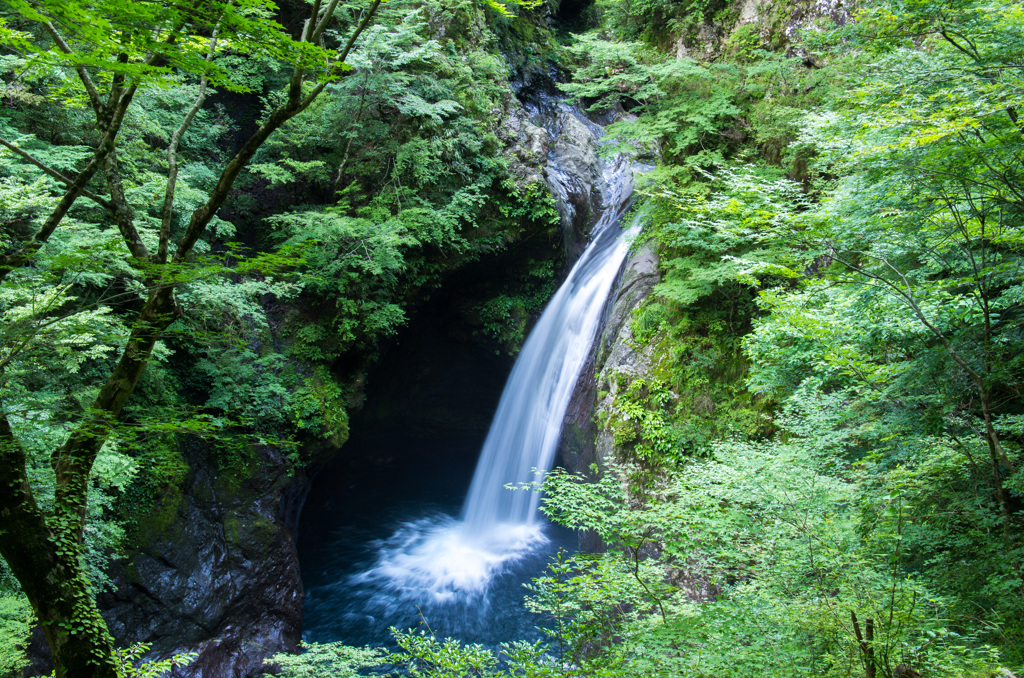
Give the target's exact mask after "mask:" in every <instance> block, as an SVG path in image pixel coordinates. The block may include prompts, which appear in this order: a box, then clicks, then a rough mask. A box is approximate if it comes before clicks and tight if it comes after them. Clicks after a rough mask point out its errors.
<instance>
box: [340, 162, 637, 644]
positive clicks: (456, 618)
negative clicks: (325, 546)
mask: <svg viewBox="0 0 1024 678" xmlns="http://www.w3.org/2000/svg"><path fill="white" fill-rule="evenodd" d="M549 171H550V172H555V173H556V175H557V173H558V172H559V171H560V170H559V168H557V167H553V166H549ZM568 179H570V180H571V177H568ZM556 180H557V176H556ZM602 180H603V183H604V186H603V189H604V190H603V194H604V196H605V203H606V204H607V205H608V208H607V209H606V210H605V212H604V214H603V215H602V217H601V218H600V220H599V221H598V222H597V224H595V225H594V226H593V227H592V229H591V234H592V235H591V242H590V244H589V245H588V246H587V248H586V249H585V251H584V252H583V254H582V255H581V256H580V258H579V260H578V261H577V262H576V264H575V265H574V266H573V268H572V270H571V271H570V273H569V276H568V277H567V278H566V280H565V282H564V283H563V284H562V286H561V287H560V288H559V289H558V291H557V292H556V293H555V295H554V297H552V299H551V301H550V302H549V303H548V305H547V307H546V308H545V310H544V312H543V314H542V315H541V317H540V320H539V321H538V322H537V325H536V326H535V327H534V328H533V330H532V332H531V333H530V336H529V338H528V339H527V340H526V343H525V344H524V345H523V348H522V351H521V352H520V354H519V357H518V359H517V360H516V363H515V366H514V367H513V369H512V373H511V375H510V376H509V379H508V382H507V383H506V384H505V389H504V391H503V392H502V396H501V401H500V403H499V405H498V410H497V413H496V414H495V416H494V419H493V421H492V423H491V428H490V431H489V432H488V435H487V439H486V442H485V443H484V446H483V450H482V452H481V455H480V460H479V462H478V463H477V467H476V472H475V474H474V477H473V482H472V485H471V487H470V491H469V495H468V497H467V499H466V503H465V505H464V506H463V510H462V516H461V519H459V520H455V519H453V518H451V517H449V516H435V517H425V518H422V519H420V520H417V521H412V522H408V523H405V524H404V525H402V526H401V527H400V528H399V529H398V530H397V531H396V532H395V534H394V535H393V536H392V537H391V538H390V539H387V540H385V541H382V542H378V544H377V559H376V562H375V563H374V565H373V566H372V567H371V568H370V569H368V570H366V571H364V572H362V573H360V574H357V575H355V576H353V577H352V578H351V579H350V581H349V584H350V585H353V586H356V587H358V588H359V589H361V590H362V592H363V594H364V595H366V605H365V607H364V613H365V614H367V615H368V617H371V618H377V619H380V618H381V617H390V616H391V615H394V614H396V613H398V612H399V611H401V610H403V609H405V608H408V607H410V606H416V609H419V610H420V612H421V614H423V615H424V616H426V617H428V618H429V619H430V620H431V622H432V623H433V622H435V621H437V619H438V617H442V618H444V619H445V620H446V621H448V622H449V624H448V626H450V627H465V626H466V625H472V624H474V623H479V622H480V621H481V620H483V619H484V616H485V613H486V611H487V607H488V599H487V593H488V589H489V587H490V585H491V583H492V581H493V580H494V579H495V577H497V576H499V575H500V574H502V573H504V572H506V571H507V570H509V569H510V567H511V566H512V565H513V564H514V563H519V562H520V561H522V560H524V559H527V558H530V557H531V556H534V557H536V556H535V555H534V554H536V552H537V550H538V549H539V547H541V546H542V545H543V544H545V543H546V542H547V538H546V537H545V535H544V532H543V525H542V524H541V522H540V521H539V520H538V516H537V508H538V503H539V499H540V497H539V495H538V493H536V492H530V491H521V490H520V491H511V490H509V489H507V488H506V485H510V484H511V485H519V484H522V483H530V482H532V481H535V480H538V479H539V474H540V473H541V472H543V471H545V470H547V469H549V468H550V467H551V464H552V462H553V460H554V455H555V452H556V449H557V446H558V440H559V437H560V434H561V428H562V422H563V419H564V416H565V412H566V409H567V408H568V406H569V400H570V398H571V396H572V392H573V389H574V387H575V385H576V382H577V379H578V378H579V374H580V371H581V369H582V368H583V365H584V364H585V363H586V360H587V357H588V355H589V354H590V352H591V350H592V349H593V344H594V338H595V335H596V334H597V330H598V326H599V325H600V322H601V316H602V313H603V311H604V308H605V302H606V300H607V298H608V295H609V294H610V292H611V289H612V286H613V285H614V283H615V278H616V276H617V274H618V271H619V269H620V268H621V266H622V262H623V261H624V259H625V257H626V254H627V251H628V249H629V243H628V241H629V236H631V235H633V234H635V233H636V232H638V231H639V229H640V225H639V223H638V220H637V222H635V223H633V224H632V225H631V226H630V228H629V229H628V230H627V231H626V232H625V233H623V232H622V223H621V222H622V218H623V215H624V214H625V212H626V210H627V208H628V204H629V200H630V196H631V194H632V190H633V183H632V168H631V166H630V165H629V164H628V163H626V162H624V161H622V160H619V161H616V162H611V163H606V164H605V166H604V172H603V176H602Z"/></svg>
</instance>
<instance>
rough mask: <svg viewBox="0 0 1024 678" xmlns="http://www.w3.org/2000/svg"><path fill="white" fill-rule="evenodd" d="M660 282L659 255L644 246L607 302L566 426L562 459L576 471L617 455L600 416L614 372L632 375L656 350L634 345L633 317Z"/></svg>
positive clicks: (608, 404) (647, 365) (606, 405)
mask: <svg viewBox="0 0 1024 678" xmlns="http://www.w3.org/2000/svg"><path fill="white" fill-rule="evenodd" d="M659 280H660V274H659V272H658V257H657V255H656V254H655V253H654V250H653V248H652V246H651V245H650V244H647V245H644V246H643V247H641V248H640V249H639V250H638V251H637V252H636V253H635V254H633V255H632V256H631V257H630V258H629V259H628V260H627V261H626V263H625V264H624V266H623V271H622V275H621V278H620V282H619V284H618V286H617V287H616V290H615V293H614V294H613V295H612V296H611V297H610V298H609V300H608V307H607V310H606V311H605V321H604V323H603V326H602V329H601V331H600V336H599V339H598V341H597V344H596V346H595V347H594V349H595V350H594V355H593V358H592V359H591V361H590V362H589V363H588V364H587V365H585V366H584V368H583V371H582V372H581V373H580V378H579V381H578V382H577V383H576V388H575V390H574V392H573V396H572V401H571V403H570V405H569V409H568V411H567V412H566V416H565V423H564V426H563V429H562V440H561V444H560V449H559V463H560V465H562V466H563V467H564V468H566V469H568V470H570V471H572V472H574V473H585V472H586V471H587V469H588V468H589V467H590V465H591V464H594V463H601V462H602V461H604V460H606V459H608V458H609V457H610V456H611V455H612V452H613V442H614V441H613V438H612V435H611V433H610V432H608V431H606V430H604V429H599V428H598V426H597V424H596V418H597V416H598V414H599V413H600V412H602V411H605V410H607V409H608V408H610V407H611V403H612V401H613V400H614V398H615V393H616V391H615V388H616V387H617V386H616V385H617V380H616V379H615V378H614V376H615V375H616V374H625V375H627V376H628V377H630V378H632V377H635V376H638V375H640V374H643V373H645V372H646V371H648V370H649V369H650V366H651V352H652V348H651V347H650V346H647V347H643V348H639V349H638V348H635V347H634V343H633V342H632V341H631V340H632V329H631V328H630V318H631V317H632V313H633V311H634V310H636V308H637V307H638V306H640V304H641V303H642V302H643V300H644V299H646V298H647V295H648V294H650V292H651V290H652V289H653V288H654V286H655V285H656V284H657V283H658V281H659ZM599 395H600V396H601V397H600V398H599V397H598V396H599Z"/></svg>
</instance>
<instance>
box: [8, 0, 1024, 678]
mask: <svg viewBox="0 0 1024 678" xmlns="http://www.w3.org/2000/svg"><path fill="white" fill-rule="evenodd" d="M5 6H6V13H5V14H4V15H3V17H2V21H3V23H2V24H0V40H2V41H3V44H4V54H3V56H2V60H0V69H2V71H0V72H2V74H3V76H2V77H3V79H4V83H5V89H4V93H3V96H4V97H5V107H4V109H3V113H2V114H0V139H2V140H3V145H4V149H5V151H4V152H3V154H2V155H0V175H2V176H0V220H2V228H3V230H2V233H0V237H2V238H3V240H2V241H0V248H2V252H3V257H4V259H3V262H2V263H3V268H2V269H0V276H2V278H0V311H2V313H3V317H2V319H0V333H2V347H0V389H2V390H0V398H2V402H0V406H2V415H3V416H2V423H0V460H2V464H3V468H2V471H3V475H2V478H3V483H4V485H3V494H2V495H0V497H2V499H3V503H2V504H0V511H3V512H4V513H3V516H4V522H3V526H2V527H0V530H2V532H0V553H2V554H3V556H4V560H5V561H6V563H7V565H6V566H5V567H4V568H3V569H2V570H0V596H2V597H0V671H4V672H8V673H14V672H16V671H19V670H20V669H21V668H22V667H23V666H24V664H25V662H26V659H25V654H24V650H25V647H26V643H27V641H28V637H29V631H30V629H31V626H32V625H33V624H34V623H35V622H34V621H33V615H34V616H35V619H36V620H38V621H41V622H42V623H43V629H44V630H45V631H46V635H47V640H48V641H49V644H50V646H51V648H52V650H53V652H54V656H55V658H56V659H57V664H58V674H59V675H116V672H117V671H126V670H128V669H125V668H124V666H123V664H124V661H123V660H119V659H118V655H117V654H116V653H115V652H114V645H115V644H114V641H113V639H112V638H111V637H110V636H109V634H108V633H107V630H106V626H105V624H104V622H103V620H102V618H101V617H100V616H99V612H98V609H97V607H96V605H95V602H94V600H95V595H96V594H97V593H98V592H100V591H102V590H103V589H104V588H105V587H107V586H110V585H111V583H110V579H109V577H108V571H109V566H110V565H109V563H110V561H111V559H116V558H119V557H123V554H125V553H126V552H130V551H131V550H132V548H134V547H133V544H134V543H136V542H138V541H139V540H141V539H144V536H143V535H144V534H145V533H146V532H147V531H148V530H150V529H152V527H153V524H152V523H153V521H154V520H156V521H159V520H161V519H162V520H165V521H171V520H174V519H175V515H176V514H175V511H174V510H173V508H172V509H171V510H168V507H173V506H174V501H175V497H176V496H177V495H176V493H178V495H180V490H177V489H176V488H178V487H179V486H180V484H181V483H182V481H183V479H184V477H185V476H186V475H187V474H188V473H189V465H188V461H187V459H186V458H185V457H184V456H183V453H182V444H183V443H182V441H183V440H187V439H190V438H192V437H201V438H204V439H206V440H208V441H212V442H211V444H212V445H213V447H214V449H215V450H216V466H217V468H218V473H220V474H222V476H223V478H225V479H226V482H230V479H234V481H235V482H237V481H238V480H239V479H244V478H246V477H247V475H251V474H252V473H254V471H253V469H252V467H253V465H254V464H255V463H256V462H255V459H256V458H255V457H254V453H253V449H255V448H257V447H259V446H261V445H268V444H269V445H272V446H278V447H281V448H282V449H285V450H286V451H287V454H284V455H282V456H281V458H280V463H281V464H282V465H284V466H288V467H295V468H301V467H302V466H303V465H304V464H307V463H309V461H310V459H309V458H308V454H309V453H308V450H310V449H312V448H313V445H312V444H311V441H316V440H320V441H326V442H325V443H323V444H331V445H338V444H340V443H341V442H343V440H344V438H345V437H346V436H347V417H346V414H345V413H346V411H347V409H348V408H350V407H354V406H357V405H358V402H359V398H360V395H361V391H360V387H359V386H358V385H357V381H358V379H359V375H360V374H361V372H360V370H361V369H363V368H365V366H366V365H368V364H370V363H371V362H372V360H373V359H374V355H375V353H376V351H377V350H378V347H379V345H380V342H382V341H386V340H387V337H388V336H389V335H391V334H393V333H394V332H395V331H396V330H397V329H398V328H399V327H400V326H401V325H402V324H403V323H404V322H405V321H406V318H407V316H408V315H409V314H410V313H412V312H414V310H415V307H416V304H417V300H418V299H420V298H421V297H422V296H423V295H425V294H429V291H430V290H432V289H435V288H437V287H438V286H443V284H444V281H445V280H446V279H447V278H448V276H449V275H450V274H451V272H453V271H455V270H457V269H459V268H460V267H462V266H465V265H467V264H468V263H470V262H472V261H474V260H479V259H480V258H481V257H485V256H489V255H492V254H494V253H496V252H501V251H504V250H508V249H510V248H512V249H515V247H517V243H520V242H522V241H523V240H528V239H530V238H532V237H534V236H535V235H538V234H540V235H542V236H543V237H542V238H541V239H542V240H544V241H545V243H546V244H545V247H544V248H542V250H539V251H537V252H533V251H530V252H529V253H528V255H527V256H524V257H522V258H523V259H524V262H523V265H521V266H519V267H518V268H517V269H516V270H515V273H514V274H510V276H509V279H508V280H503V281H501V282H500V283H497V284H496V285H495V286H494V288H493V289H492V291H498V292H499V293H497V294H494V293H492V294H491V295H490V296H489V297H488V298H487V299H484V300H481V302H480V303H479V305H478V306H477V307H476V309H475V312H476V313H477V314H478V315H479V317H480V322H481V326H482V328H483V329H484V330H485V331H489V332H491V333H492V334H494V335H496V336H497V337H498V338H499V339H500V340H502V341H503V342H504V343H505V346H506V348H507V349H508V350H513V351H514V350H515V346H516V344H517V343H518V342H519V341H521V339H522V334H523V331H524V329H525V326H526V323H527V321H528V317H529V314H530V312H533V311H535V310H536V309H537V308H539V307H540V306H541V305H542V304H543V301H544V299H545V298H546V296H545V295H546V294H550V291H551V289H552V283H551V279H552V278H551V277H552V275H553V271H554V270H555V269H556V268H557V264H558V262H557V257H558V255H557V249H556V248H554V247H552V246H551V243H552V242H553V241H555V240H556V239H557V238H556V235H555V233H554V231H555V228H556V224H557V215H556V214H555V212H554V206H553V203H552V201H551V199H550V197H549V196H548V194H547V191H546V188H545V186H544V185H543V183H542V182H541V181H539V179H538V177H537V176H535V175H526V176H523V175H521V174H519V175H517V174H516V172H515V171H514V169H515V168H514V163H510V162H509V159H508V152H507V151H508V148H509V145H510V144H509V141H508V139H507V138H503V132H502V115H503V114H504V113H505V112H506V111H507V110H508V108H509V105H510V98H511V92H510V90H509V87H508V84H507V81H508V77H509V63H510V62H516V61H517V60H519V62H520V63H522V62H523V61H524V60H525V61H529V60H534V61H536V62H537V63H540V64H543V70H547V66H548V64H549V63H550V64H554V65H556V66H557V67H558V72H560V73H561V75H560V76H559V77H558V78H557V79H558V80H559V81H560V82H559V84H558V87H559V89H560V90H561V91H562V92H564V93H565V94H566V95H567V96H570V97H573V98H575V99H576V100H578V101H579V102H580V103H581V104H582V105H583V106H585V107H587V108H588V110H590V111H592V112H594V113H595V114H605V115H611V116H612V118H613V119H614V120H615V122H613V123H612V124H611V125H610V126H609V127H608V132H607V133H608V135H609V136H610V137H611V138H612V139H615V140H617V141H618V142H619V143H617V144H614V145H612V146H610V147H607V148H608V152H624V153H628V154H635V155H639V156H641V157H643V158H646V159H651V160H654V161H655V162H656V165H657V167H656V169H655V170H654V171H653V172H651V173H650V174H649V175H647V178H646V179H645V182H644V183H643V184H642V185H641V187H640V189H639V190H640V193H641V194H642V195H643V196H644V197H645V198H646V203H647V204H648V205H649V206H650V209H651V217H650V219H651V223H650V225H649V227H648V230H647V234H648V235H649V237H650V238H652V239H653V247H654V248H655V249H656V251H657V254H658V257H659V261H660V270H661V282H660V283H659V284H658V285H657V286H656V287H655V288H654V290H653V292H652V294H651V295H650V296H649V297H648V298H647V299H646V300H645V302H644V303H643V304H642V305H641V306H640V308H639V309H637V311H636V312H635V313H634V315H633V318H632V320H631V323H630V339H629V341H630V342H632V344H633V346H634V348H635V349H636V350H637V351H638V352H639V353H641V354H642V355H643V356H645V361H644V362H642V363H641V364H639V365H637V366H636V369H633V370H629V371H623V372H621V373H612V374H606V373H605V374H602V375H601V381H600V383H599V384H598V389H599V390H598V399H599V402H600V407H599V409H598V423H599V426H600V429H601V431H602V433H603V434H605V435H608V436H610V437H611V439H612V440H613V441H614V450H615V451H614V454H613V455H610V456H608V457H606V458H605V459H604V460H603V461H604V464H603V467H602V468H601V469H599V470H597V469H595V471H594V472H593V473H592V474H591V475H590V476H588V477H586V478H583V477H580V476H573V475H571V474H568V473H562V472H555V473H553V474H552V475H551V476H550V477H549V479H548V480H547V482H546V483H545V489H546V493H547V494H546V498H545V511H546V512H547V513H548V515H549V516H550V517H551V518H553V519H554V520H556V521H558V522H561V523H563V524H566V525H569V526H571V527H574V528H577V529H581V530H589V531H592V532H594V533H596V534H597V535H598V536H599V537H600V538H601V540H602V542H603V544H604V545H605V546H606V549H605V550H604V552H603V553H598V554H582V553H581V554H577V555H575V556H572V557H565V558H563V559H560V560H558V561H557V562H555V563H553V564H552V565H551V567H550V569H549V574H548V575H547V576H545V577H542V578H541V579H538V580H537V581H536V582H535V584H534V589H533V591H532V594H531V598H530V601H531V602H530V605H531V606H532V607H533V609H535V611H536V612H537V613H538V620H539V623H543V624H544V625H545V627H546V628H548V629H549V631H550V642H547V643H540V644H526V643H514V644H510V645H509V646H508V647H506V648H505V649H504V650H503V651H502V652H498V653H495V652H493V651H491V650H487V649H485V648H478V647H466V646H462V645H460V644H458V643H456V642H454V641H445V640H444V639H438V638H433V637H431V636H430V635H420V634H413V633H406V632H403V631H396V640H397V642H398V645H399V646H400V647H401V648H402V653H401V654H399V655H390V656H383V655H381V654H380V653H379V652H378V651H371V650H362V649H355V648H345V647H341V646H315V647H311V648H308V649H307V651H306V653H305V654H303V655H299V656H298V657H297V658H288V657H279V658H278V659H277V663H278V666H279V670H281V671H284V672H285V673H286V675H287V674H289V673H290V674H292V675H303V676H305V675H346V674H347V673H351V672H353V671H355V670H356V669H357V668H358V667H359V666H372V665H377V664H379V663H381V662H384V663H386V664H396V663H397V664H402V665H404V666H405V667H406V669H407V670H408V671H410V672H411V673H412V674H413V675H430V676H449V675H451V676H462V675H491V674H494V675H500V674H515V675H530V676H547V675H588V676H591V675H594V676H599V675H608V676H612V675H631V676H633V675H647V674H650V675H680V676H690V675H693V676H750V675H764V676H804V675H827V676H851V675H857V676H859V675H865V676H867V677H874V676H876V675H880V674H881V675H887V676H895V675H899V676H913V675H935V676H990V675H993V674H994V673H996V672H998V671H1004V672H1005V671H1017V672H1019V671H1020V669H1021V668H1022V666H1024V654H1022V652H1024V626H1022V622H1021V620H1022V618H1024V610H1022V603H1021V601H1022V600H1024V573H1022V569H1021V567H1022V566H1021V559H1022V556H1024V544H1022V536H1021V527H1022V525H1021V523H1022V520H1024V514H1022V512H1021V511H1022V496H1024V476H1022V474H1021V473H1020V472H1019V467H1020V465H1021V463H1022V459H1021V456H1022V455H1021V438H1022V436H1024V409H1022V407H1021V405H1022V403H1021V392H1020V389H1021V374H1022V373H1021V369H1022V366H1021V362H1020V361H1021V358H1020V356H1021V355H1022V350H1021V349H1022V346H1021V343H1022V336H1021V307H1020V304H1021V297H1022V293H1024V287H1022V284H1021V283H1022V270H1021V245H1022V241H1021V226H1022V218H1024V215H1022V208H1024V204H1022V200H1024V186H1022V183H1021V167H1022V166H1024V165H1022V162H1021V161H1022V159H1024V158H1022V151H1024V123H1022V122H1021V121H1020V120H1019V116H1018V111H1019V110H1020V108H1021V105H1022V102H1024V81H1022V70H1021V69H1022V67H1024V33H1022V31H1024V10H1022V9H1021V8H1020V7H1019V6H1018V5H1017V4H1016V3H1010V2H997V1H991V0H952V1H948V2H929V1H926V0H912V1H910V2H894V1H890V0H872V1H867V2H861V3H858V4H857V6H856V7H855V8H853V9H852V10H851V9H850V8H844V9H842V10H837V9H836V8H832V7H826V8H822V7H819V6H817V5H814V6H811V5H804V4H802V3H785V2H778V3H764V4H761V5H758V6H757V12H755V13H754V16H753V18H750V17H748V13H747V11H746V10H747V7H746V5H742V6H741V5H739V4H733V3H729V2H718V3H716V2H710V1H707V0H705V1H701V0H692V1H691V2H669V1H667V0H644V1H642V2H632V3H624V2H620V1H619V0H613V1H612V0H599V1H598V2H596V3H594V4H591V5H585V6H583V5H581V6H579V7H577V6H573V11H572V12H571V13H567V12H566V10H565V7H562V8H561V10H562V13H561V14H560V13H559V11H558V10H559V8H557V7H533V8H531V7H519V8H515V7H504V6H500V5H493V4H484V5H477V4H474V3H468V2H462V3H444V4H441V3H431V2H419V3H411V2H409V3H406V2H388V3H384V4H381V5H378V4H377V3H372V4H371V3H358V2H357V3H344V2H339V3H328V4H327V5H325V6H321V3H319V2H314V3H312V4H311V5H309V6H303V5H294V6H293V5H282V8H275V7H273V6H272V5H270V4H264V3H260V2H246V3H207V4H206V5H203V7H202V8H192V10H190V11H186V10H182V9H180V8H177V7H172V6H170V5H164V4H161V3H141V2H140V3H128V4H127V5H125V4H124V3H111V4H110V5H105V4H103V3H100V4H96V5H89V6H85V5H79V4H77V3H52V4H51V3H38V2H37V3H28V2H12V1H9V2H6V3H5ZM126 7H127V8H129V10H130V11H126V9H125V8H126ZM302 17H309V18H310V21H308V22H303V20H302ZM744 17H747V19H746V20H745V18H744ZM552 18H555V19H558V18H561V19H562V20H563V21H562V22H561V23H558V22H557V21H555V22H553V21H551V19H552ZM570 18H571V21H570V20H569V19H570ZM279 21H280V23H281V24H284V25H285V26H286V27H291V28H290V29H289V28H286V29H284V30H282V29H281V28H280V25H279V23H278V22H279ZM524 45H533V46H534V47H532V48H531V49H529V50H526V49H524V47H523V46H524ZM537 46H539V47H540V48H537ZM525 52H531V54H530V55H529V56H524V53H525ZM243 104H244V105H243ZM293 118H294V120H293ZM271 133H273V134H271ZM254 140H255V141H254ZM69 196H70V198H69ZM218 210H219V211H218ZM175 243H177V244H178V245H177V249H176V250H175V248H174V244H175ZM97 392H99V393H100V396H99V398H97V397H96V393H97ZM129 396H130V397H129ZM297 443H298V444H297ZM289 444H290V445H291V446H290V447H289ZM15 517H17V518H18V521H15V520H14V518H15ZM26 554H27V555H26ZM29 557H30V558H31V559H30V560H26V558H29ZM19 568H20V569H19ZM47 572H56V573H58V574H57V575H56V579H55V580H53V579H51V581H49V582H48V583H46V584H41V583H39V580H42V579H44V578H45V577H44V576H43V575H44V573H47ZM54 581H56V582H57V583H56V585H54ZM34 582H35V583H34ZM62 653H67V654H66V655H65V654H62ZM502 653H503V655H504V656H502ZM62 657H64V658H63V659H62ZM499 659H500V660H501V661H499ZM61 662H64V666H63V667H62V666H61ZM86 664H88V665H90V666H95V671H94V672H93V673H68V672H67V671H69V670H70V668H69V667H76V668H77V667H78V666H84V665H86ZM119 665H120V666H119ZM90 670H91V669H90ZM154 670H155V668H154Z"/></svg>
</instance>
